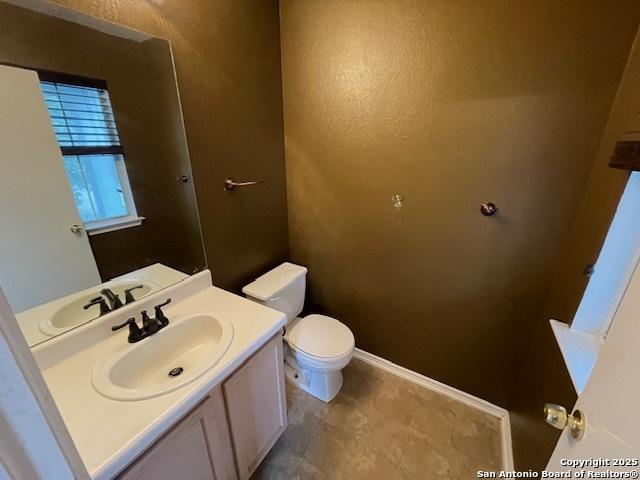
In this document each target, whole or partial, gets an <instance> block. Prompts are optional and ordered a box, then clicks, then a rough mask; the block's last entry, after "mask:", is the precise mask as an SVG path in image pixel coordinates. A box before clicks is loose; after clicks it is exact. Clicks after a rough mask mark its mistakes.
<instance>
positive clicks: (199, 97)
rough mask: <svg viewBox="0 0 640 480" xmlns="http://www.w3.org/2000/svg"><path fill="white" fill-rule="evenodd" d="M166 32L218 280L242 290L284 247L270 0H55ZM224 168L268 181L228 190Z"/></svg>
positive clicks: (273, 5)
mask: <svg viewBox="0 0 640 480" xmlns="http://www.w3.org/2000/svg"><path fill="white" fill-rule="evenodd" d="M55 2H56V3H58V4H61V5H65V6H68V7H71V8H74V9H76V10H80V11H83V12H85V13H88V14H90V15H93V16H96V17H99V18H103V19H105V20H108V21H111V22H115V23H118V24H121V25H124V26H128V27H131V28H134V29H137V30H140V31H143V32H145V33H148V34H151V35H156V36H159V37H162V38H165V39H167V40H170V41H171V43H172V46H173V50H174V54H175V61H176V71H177V77H178V85H179V88H180V95H181V100H182V106H183V112H184V116H185V127H186V131H187V140H188V142H189V152H190V155H191V164H192V167H193V174H194V180H195V187H196V194H197V197H198V207H199V210H200V219H201V224H202V229H203V235H204V242H205V250H206V254H207V263H208V265H209V267H210V268H211V269H212V271H213V279H214V283H215V284H216V285H219V286H222V287H225V288H230V289H238V288H239V287H241V286H242V285H243V284H244V283H245V282H246V281H247V280H249V279H250V278H251V277H252V276H254V275H256V274H258V273H261V272H262V271H264V270H265V269H266V268H269V267H272V266H275V265H276V264H278V263H279V262H280V261H283V260H285V259H286V257H287V254H288V239H287V214H286V190H285V173H284V148H283V132H282V128H283V127H282V93H281V73H280V48H279V21H278V3H277V1H276V0H265V1H259V2H256V1H251V0H234V1H228V0H189V1H188V2H186V1H162V0H158V1H155V0H150V1H138V0H55ZM227 176H234V177H237V178H239V179H262V180H265V181H266V183H265V184H264V185H262V186H260V187H255V188H254V189H251V190H246V191H242V192H235V194H233V195H231V194H229V193H227V192H225V191H223V188H222V185H223V182H224V179H225V178H226V177H227Z"/></svg>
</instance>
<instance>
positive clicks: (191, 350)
mask: <svg viewBox="0 0 640 480" xmlns="http://www.w3.org/2000/svg"><path fill="white" fill-rule="evenodd" d="M232 339H233V325H232V324H231V321H230V320H229V319H228V318H227V317H225V316H222V315H215V316H213V315H210V314H196V315H191V316H188V317H185V318H182V319H178V320H176V321H172V322H171V323H170V324H169V326H167V327H165V328H164V329H162V330H160V331H159V332H158V333H156V334H154V335H152V336H150V337H147V338H145V339H144V340H142V341H141V342H139V343H135V344H126V345H125V346H124V348H123V349H121V350H119V351H118V353H114V354H112V355H108V356H105V357H103V358H102V359H100V360H99V361H98V362H96V364H95V366H94V368H93V372H92V377H91V382H92V383H93V387H94V388H95V390H96V391H97V392H98V393H100V394H101V395H103V396H105V397H107V398H111V399H114V400H143V399H146V398H153V397H158V396H160V395H164V394H166V393H169V392H172V391H174V390H177V389H178V388H180V387H183V386H185V385H187V384H189V383H191V382H193V381H194V380H196V379H197V378H198V377H200V376H201V375H203V374H204V373H205V372H207V371H208V370H209V369H211V368H213V367H214V366H215V365H216V364H217V363H218V362H219V361H220V359H221V358H222V356H223V355H224V354H225V353H226V352H227V350H228V349H229V346H230V345H231V340H232ZM122 340H123V341H126V340H125V337H124V336H122Z"/></svg>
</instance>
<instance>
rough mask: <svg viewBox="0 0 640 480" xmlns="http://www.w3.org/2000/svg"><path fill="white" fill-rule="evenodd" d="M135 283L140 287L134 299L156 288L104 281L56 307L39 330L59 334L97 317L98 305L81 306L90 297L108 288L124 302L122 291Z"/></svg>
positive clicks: (126, 282) (147, 284)
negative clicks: (102, 283)
mask: <svg viewBox="0 0 640 480" xmlns="http://www.w3.org/2000/svg"><path fill="white" fill-rule="evenodd" d="M137 285H142V288H139V289H137V290H134V295H135V298H136V299H139V298H142V297H144V296H145V295H148V294H149V293H152V292H153V291H155V290H156V287H155V286H154V285H152V284H151V283H148V282H140V281H132V280H127V281H114V282H108V283H105V284H104V285H101V286H99V287H96V290H95V291H94V292H91V293H84V294H82V295H79V296H78V297H76V298H74V299H73V300H70V301H69V303H67V304H65V305H63V306H62V307H60V308H58V309H57V310H56V311H55V312H54V313H53V314H52V315H51V316H49V317H46V318H44V319H42V321H41V322H40V331H41V332H42V333H46V334H47V335H52V336H53V335H59V334H61V333H64V332H66V331H67V330H69V329H71V328H74V327H77V326H78V325H82V324H83V323H87V322H88V321H90V320H93V319H95V318H98V316H99V315H100V307H98V306H97V305H96V306H93V307H91V308H89V309H87V310H85V309H84V308H82V307H83V306H85V305H86V304H87V303H89V302H90V301H91V299H92V298H96V297H99V296H101V295H102V294H101V293H100V290H102V289H103V288H110V289H111V290H112V291H113V293H115V294H116V295H118V296H119V297H120V300H122V301H123V302H124V297H125V293H124V291H125V290H126V289H128V288H131V287H135V286H137Z"/></svg>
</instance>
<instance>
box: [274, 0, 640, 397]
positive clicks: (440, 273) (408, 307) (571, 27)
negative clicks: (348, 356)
mask: <svg viewBox="0 0 640 480" xmlns="http://www.w3.org/2000/svg"><path fill="white" fill-rule="evenodd" d="M620 12H624V15H620ZM639 13H640V5H639V4H638V3H637V2H633V1H616V2H595V3H594V2H584V1H579V0H573V1H565V2H555V1H551V0H548V1H546V0H545V1H542V2H535V3H526V2H512V1H508V0H502V1H501V0H494V1H488V2H475V1H456V2H452V1H445V0H442V1H430V2H423V1H417V0H416V1H403V2H384V1H367V2H365V1H344V0H324V1H314V0H283V1H282V2H281V38H282V40H281V41H282V63H283V85H284V91H283V96H284V111H285V149H286V150H285V151H286V157H287V188H288V200H289V203H288V208H289V230H290V244H291V252H292V258H293V260H294V261H296V262H299V263H302V264H305V265H307V266H309V269H310V302H309V307H310V309H315V310H321V311H323V312H327V313H329V314H331V315H335V316H336V317H338V318H340V319H341V320H342V321H344V322H345V323H346V324H347V325H349V326H350V327H351V328H352V329H353V331H354V333H355V337H356V343H357V345H358V346H359V347H361V348H364V349H365V350H368V351H371V352H373V353H375V354H378V355H380V356H382V357H385V358H387V359H389V360H392V361H394V362H396V363H399V364H401V365H403V366H406V367H408V368H411V369H413V370H416V371H419V372H422V373H424V374H426V375H428V376H430V377H433V378H435V379H437V380H441V381H444V382H446V383H448V384H450V385H453V386H455V387H458V388H461V389H462V390H465V391H467V392H470V393H473V394H476V395H479V396H481V397H483V398H486V399H488V400H491V401H494V402H497V403H499V404H501V405H506V404H507V403H508V396H509V392H510V390H511V389H512V388H513V384H514V381H515V376H516V372H517V371H518V367H519V366H520V364H521V361H522V358H523V354H522V352H523V351H524V350H526V347H527V345H528V344H529V339H530V335H531V333H532V331H533V327H534V324H535V322H536V321H537V320H538V319H539V318H540V314H541V311H542V307H543V304H544V300H545V297H546V295H547V291H548V285H549V278H550V276H551V270H552V266H553V259H554V255H555V254H557V252H558V250H559V247H560V245H561V243H562V240H563V238H564V237H565V235H566V233H567V231H568V227H569V226H570V224H571V220H572V218H573V216H574V214H575V212H576V208H577V206H578V202H579V199H580V195H581V193H582V192H583V190H584V186H585V182H586V180H587V176H588V173H589V169H590V166H591V163H592V160H593V157H594V154H595V151H596V149H597V146H598V141H599V138H600V135H601V133H602V129H603V127H604V124H605V121H606V118H607V114H608V112H609V108H610V106H611V101H612V99H613V96H614V94H615V91H616V87H617V85H618V82H619V79H620V75H621V72H622V68H623V66H624V63H625V60H626V57H627V54H628V51H629V46H630V44H631V41H632V39H633V36H634V33H635V29H636V26H637V21H638V15H639ZM396 193H400V194H402V195H403V196H404V199H405V200H404V207H403V208H401V209H400V210H396V209H395V208H394V207H393V205H392V202H391V197H392V195H394V194H396ZM486 200H491V201H494V202H495V203H497V205H498V206H499V208H500V213H499V215H497V216H495V217H492V218H485V217H483V216H481V215H480V213H479V211H478V208H479V205H480V203H481V202H483V201H486Z"/></svg>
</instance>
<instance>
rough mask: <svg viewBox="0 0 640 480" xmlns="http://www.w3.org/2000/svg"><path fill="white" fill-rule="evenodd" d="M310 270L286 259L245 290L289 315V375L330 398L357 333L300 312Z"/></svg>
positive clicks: (330, 320)
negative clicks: (354, 335)
mask: <svg viewBox="0 0 640 480" xmlns="http://www.w3.org/2000/svg"><path fill="white" fill-rule="evenodd" d="M306 275H307V269H306V268H305V267H303V266H300V265H295V264H293V263H288V262H286V263H283V264H282V265H280V266H278V267H276V268H274V269H273V270H271V271H269V272H267V273H265V274H264V275H262V276H260V277H258V278H257V279H256V280H255V281H253V282H251V283H250V284H249V285H247V286H245V287H244V288H243V289H242V292H243V293H244V294H245V295H246V297H247V298H248V299H250V300H253V301H255V302H258V303H261V304H263V305H265V306H267V307H270V308H273V309H276V310H278V311H281V312H283V313H284V314H285V315H287V325H286V327H285V334H284V337H283V339H284V342H285V349H284V350H285V352H284V358H285V374H286V376H287V378H288V379H289V380H290V381H291V382H292V383H294V384H295V385H296V386H298V387H299V388H301V389H302V390H304V391H306V392H308V393H310V394H311V395H313V396H315V397H317V398H319V399H321V400H324V401H325V402H329V401H331V400H332V399H333V398H334V397H335V396H336V395H337V394H338V392H339V391H340V388H341V387H342V369H343V368H344V367H346V366H347V364H348V363H349V362H350V361H351V359H352V358H353V351H354V348H355V340H354V338H353V333H352V332H351V330H349V327H347V326H346V325H345V324H343V323H342V322H340V321H338V320H336V319H335V318H332V317H328V316H326V315H317V314H311V315H307V316H306V317H299V316H298V315H299V314H300V312H302V307H303V305H304V297H305V290H306Z"/></svg>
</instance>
